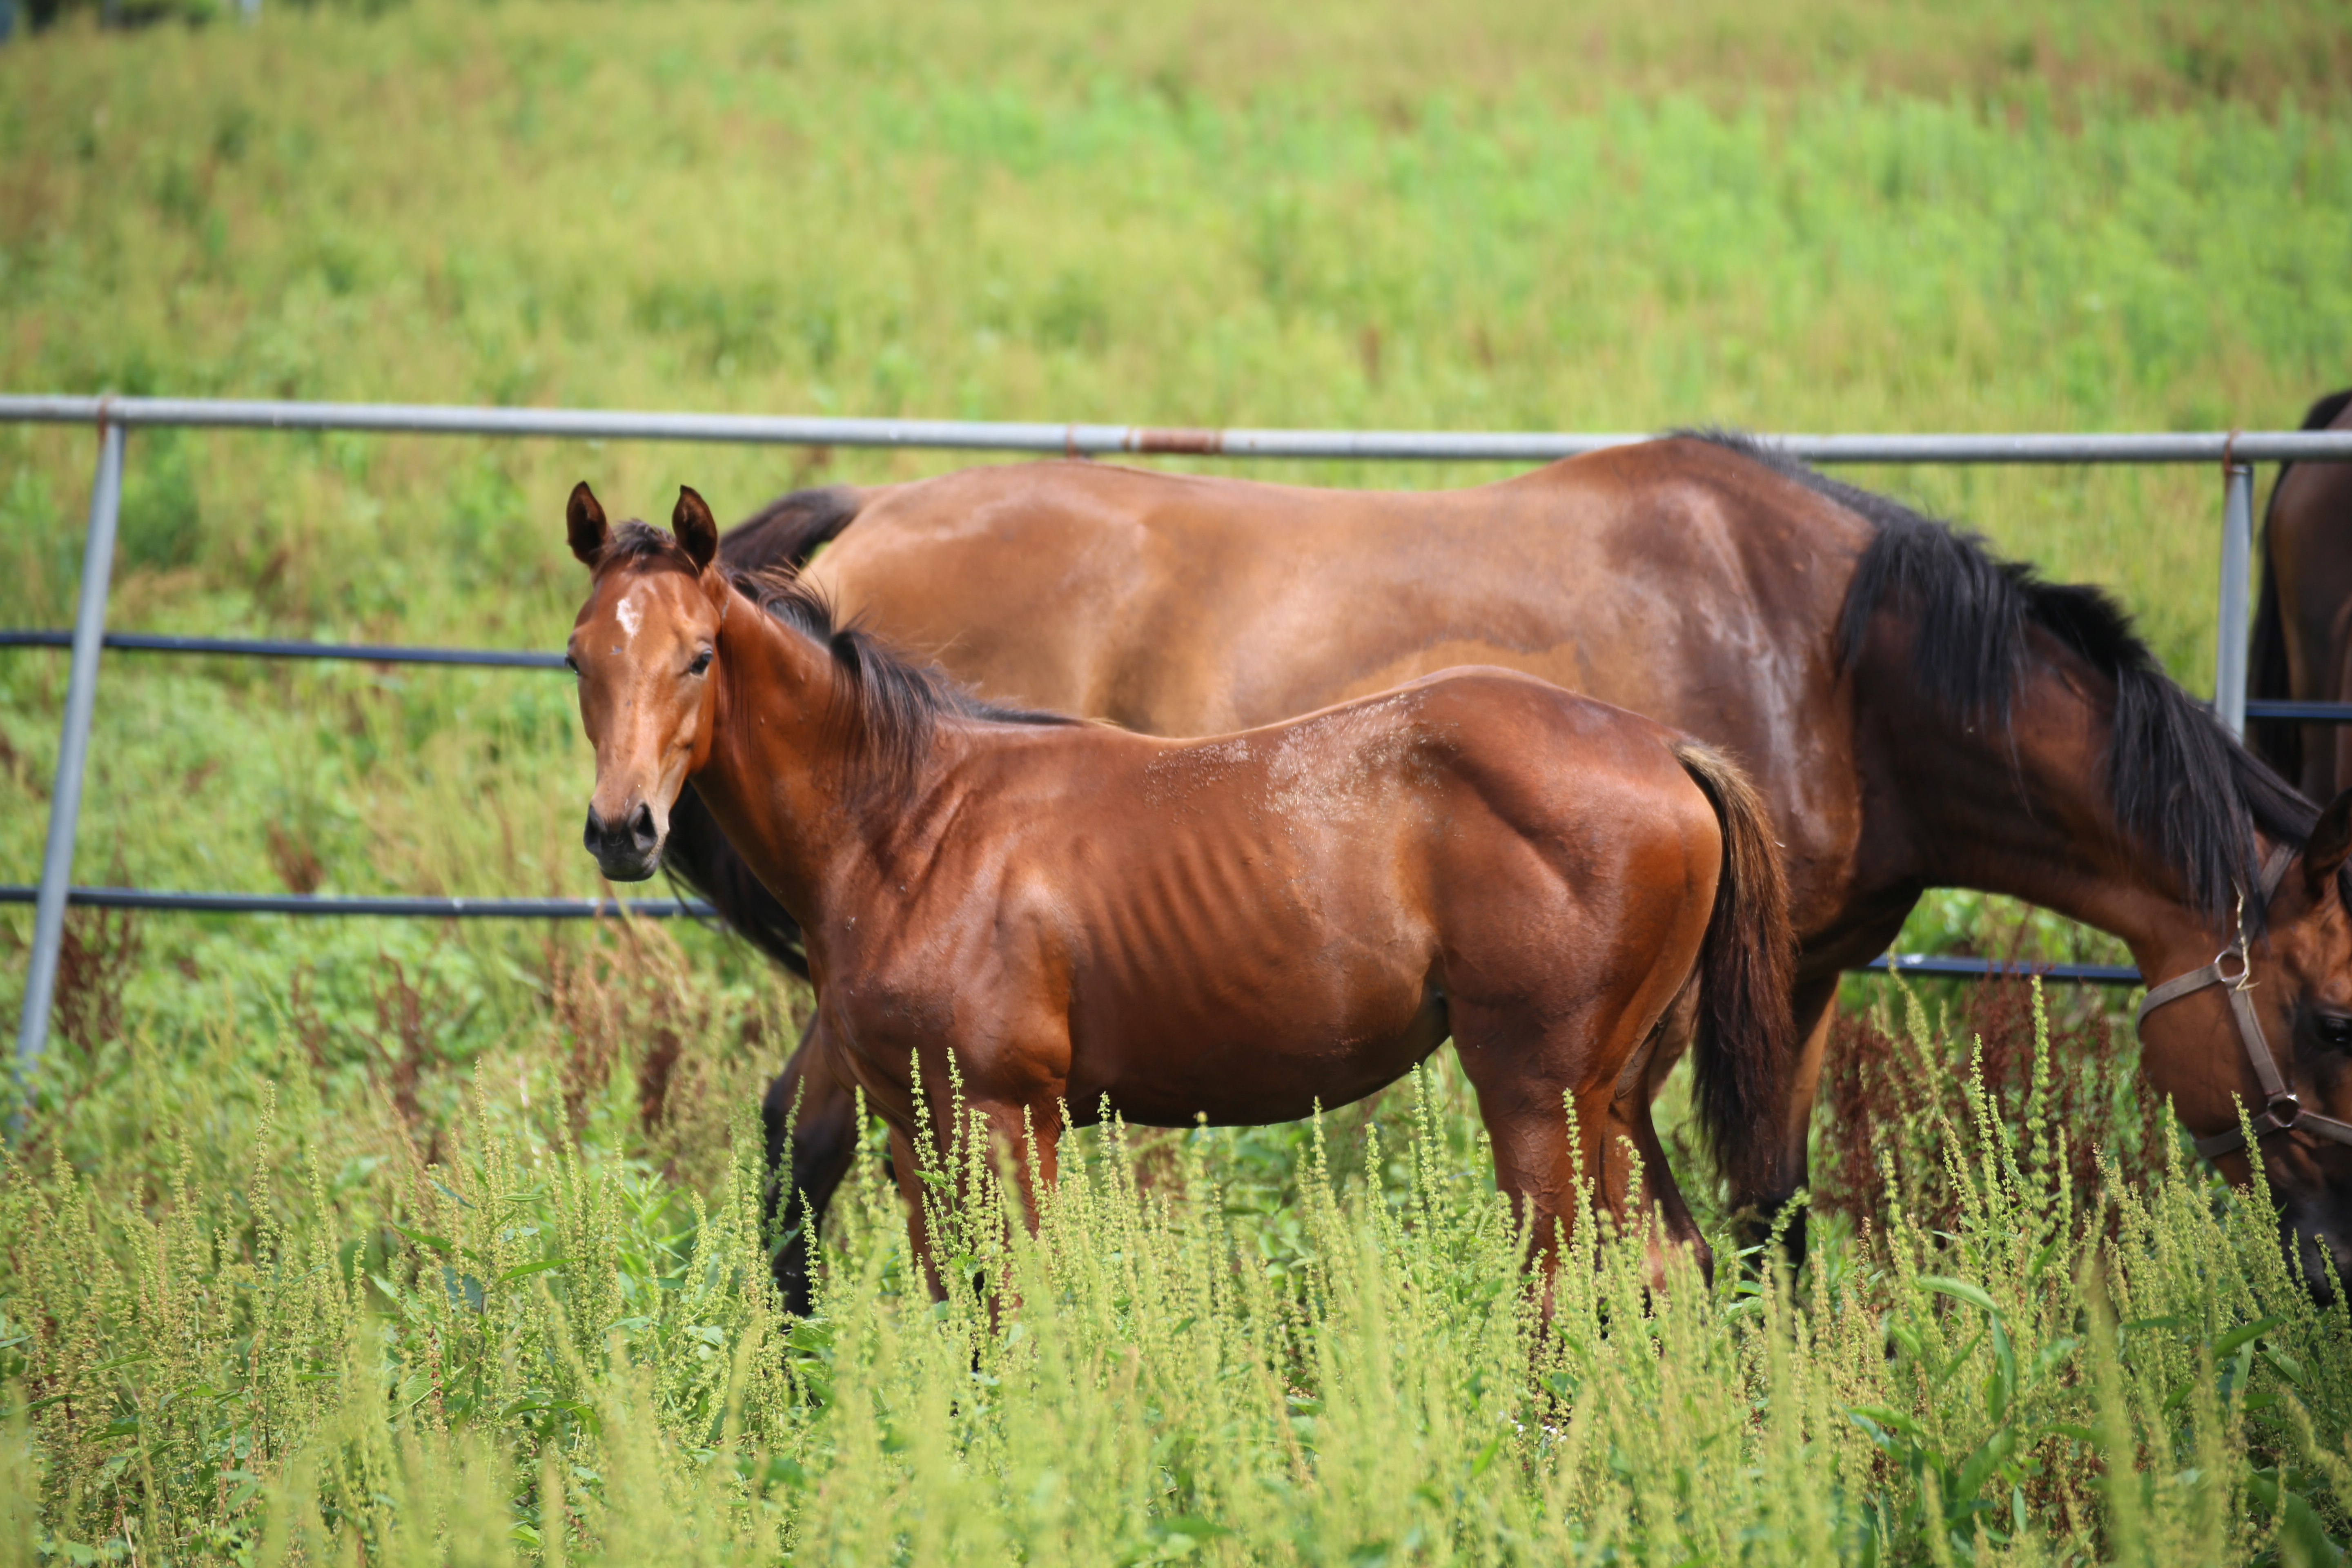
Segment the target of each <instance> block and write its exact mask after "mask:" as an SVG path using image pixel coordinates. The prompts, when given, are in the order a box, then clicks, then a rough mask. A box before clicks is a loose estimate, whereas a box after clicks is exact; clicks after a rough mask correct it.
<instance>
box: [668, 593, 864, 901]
mask: <svg viewBox="0 0 2352 1568" xmlns="http://www.w3.org/2000/svg"><path fill="white" fill-rule="evenodd" d="M729 595H730V598H729V601H728V606H727V615H726V617H725V618H724V619H723V620H722V621H721V622H720V623H719V637H718V654H719V658H718V660H717V671H718V674H719V689H718V690H717V692H716V693H715V694H714V698H713V702H712V710H711V713H710V725H711V738H710V748H709V755H708V757H707V758H706V760H705V761H704V763H703V764H702V766H701V768H700V769H698V771H697V772H696V773H694V774H693V775H692V777H693V783H694V787H695V790H696V792H697V793H698V794H699V795H701V796H702V799H703V802H704V804H705V805H708V806H709V808H710V813H711V816H713V817H714V818H715V819H716V820H717V822H718V823H719V828H720V830H721V831H722V832H724V833H725V834H726V836H727V837H728V839H729V841H730V843H732V844H733V845H734V847H736V849H737V850H738V851H739V852H740V854H741V855H742V857H743V859H744V861H745V863H746V864H748V865H749V866H750V867H751V870H752V872H753V874H755V875H756V876H757V877H758V878H759V879H760V880H761V882H762V883H764V884H765V885H766V886H767V888H768V889H769V891H771V892H772V893H773V894H775V896H776V898H777V900H778V901H779V902H781V903H782V905H783V906H784V908H785V910H787V911H789V912H790V913H791V914H792V916H793V918H794V919H795V920H797V921H800V922H801V923H802V925H803V926H804V927H809V928H812V929H814V927H815V926H816V925H817V924H818V923H819V922H821V921H823V920H824V916H825V896H824V895H825V892H826V890H827V889H829V888H831V887H834V886H836V885H837V884H838V883H839V881H840V878H839V877H838V876H837V875H836V872H837V869H838V867H839V865H840V863H841V862H842V861H843V860H844V859H845V858H852V857H855V856H856V854H857V853H859V850H860V847H861V846H862V844H863V843H864V841H865V840H866V831H865V829H866V823H865V816H866V795H868V794H869V793H870V792H869V791H867V790H866V789H863V788H861V787H860V785H861V779H860V776H859V775H860V769H859V765H858V764H859V753H858V750H857V747H856V742H855V737H854V735H853V734H852V732H851V728H850V726H849V725H847V724H845V723H843V722H840V721H839V720H838V718H837V715H838V714H840V713H841V712H843V711H845V710H853V709H854V706H855V694H854V693H850V692H846V691H844V690H843V689H842V687H843V685H844V684H845V680H846V679H847V678H846V677H845V676H844V674H843V673H842V671H841V669H840V668H839V666H838V665H836V664H835V661H834V658H833V655H832V653H831V652H830V651H829V650H828V649H826V648H824V647H820V646H819V645H818V644H817V643H815V642H814V641H813V640H812V639H811V638H809V637H804V636H803V635H801V634H800V633H798V632H796V631H794V630H793V629H792V628H791V627H789V626H785V625H783V624H782V622H781V621H779V620H778V619H777V618H776V617H775V616H772V615H770V614H768V613H767V612H766V611H765V610H763V609H761V607H760V606H759V605H756V604H754V603H753V602H752V601H751V599H750V598H749V597H747V596H746V595H743V594H742V593H740V591H738V590H735V589H733V588H730V590H729Z"/></svg>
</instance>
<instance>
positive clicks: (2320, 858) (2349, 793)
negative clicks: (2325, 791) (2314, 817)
mask: <svg viewBox="0 0 2352 1568" xmlns="http://www.w3.org/2000/svg"><path fill="white" fill-rule="evenodd" d="M2347 860H2352V789H2347V790H2346V791H2345V792H2344V793H2343V794H2341V795H2337V796H2336V798H2335V799H2334V800H2331V801H2329V802H2328V803H2327V809H2326V811H2323V812H2321V813H2320V814H2319V826H2316V827H2315V828H2313V829H2312V830H2311V837H2310V838H2309V839H2307V840H2306V841H2305V844H2304V847H2303V881H2304V886H2305V888H2306V889H2309V890H2310V893H2311V896H2312V897H2313V898H2314V899H2316V898H2318V897H2319V896H2320V895H2321V894H2322V893H2325V892H2326V890H2327V881H2328V879H2329V878H2331V877H2333V876H2335V875H2336V872H2338V871H2340V870H2342V869H2343V868H2344V862H2345V861H2347Z"/></svg>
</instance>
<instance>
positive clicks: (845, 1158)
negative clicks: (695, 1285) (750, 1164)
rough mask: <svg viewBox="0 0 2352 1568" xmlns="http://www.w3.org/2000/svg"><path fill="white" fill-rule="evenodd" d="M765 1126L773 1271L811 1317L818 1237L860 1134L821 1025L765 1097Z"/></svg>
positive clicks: (806, 1032) (788, 1301) (793, 1307)
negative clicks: (779, 1234) (787, 1225)
mask: <svg viewBox="0 0 2352 1568" xmlns="http://www.w3.org/2000/svg"><path fill="white" fill-rule="evenodd" d="M760 1121H761V1127H762V1129H763V1131H765V1132H766V1134H767V1155H768V1161H767V1171H768V1190H767V1192H766V1194H765V1197H766V1203H765V1205H764V1213H763V1215H762V1217H763V1218H764V1219H765V1221H766V1222H767V1234H768V1236H769V1237H770V1241H769V1245H770V1247H772V1249H773V1250H772V1251H771V1252H770V1254H769V1265H770V1267H771V1268H773V1269H774V1271H775V1276H776V1289H777V1290H778V1291H779V1292H781V1293H782V1296H783V1300H784V1310H786V1311H788V1312H793V1313H795V1314H798V1315H800V1316H803V1317H805V1316H806V1315H807V1314H808V1311H809V1308H810V1305H811V1300H810V1286H809V1279H810V1273H809V1268H810V1260H811V1259H812V1258H814V1256H815V1246H816V1237H817V1233H818V1231H819V1230H820V1229H821V1228H822V1227H823V1226H824V1212H825V1210H826V1208H827V1207H828V1206H830V1205H831V1204H832V1202H833V1194H834V1193H835V1191H836V1190H837V1189H838V1188H839V1187H840V1185H841V1179H842V1178H843V1177H844V1176H845V1175H847V1174H848V1173H849V1167H850V1165H851V1163H853V1162H854V1161H855V1160H856V1157H857V1132H858V1128H857V1100H856V1095H855V1094H854V1093H853V1092H852V1091H851V1089H850V1088H849V1086H848V1085H847V1084H845V1083H844V1082H843V1081H842V1079H841V1075H840V1074H839V1073H838V1072H835V1070H833V1068H832V1065H831V1063H830V1061H829V1060H828V1059H827V1055H826V1050H825V1047H824V1042H823V1040H822V1039H820V1037H819V1036H818V1030H817V1021H816V1019H815V1018H814V1017H812V1018H811V1019H810V1020H809V1023H808V1027H807V1028H805V1029H803V1031H802V1032H801V1043H800V1045H799V1047H797V1048H796V1049H794V1050H793V1055H792V1059H791V1060H790V1061H787V1062H786V1063H785V1064H784V1070H783V1071H782V1072H780V1073H778V1074H777V1075H776V1078H775V1081H774V1082H772V1083H771V1084H769V1085H768V1093H767V1097H766V1099H764V1100H761V1104H760ZM787 1149H789V1151H790V1153H791V1162H790V1170H789V1173H787V1170H786V1161H785V1154H786V1151H787ZM795 1200H797V1204H796V1205H795ZM795 1206H797V1209H798V1213H797V1214H796V1215H795V1214H793V1209H794V1208H795ZM787 1217H790V1218H792V1219H793V1221H794V1223H793V1226H792V1228H791V1229H790V1230H789V1231H788V1232H786V1233H785V1235H784V1237H783V1240H782V1244H781V1245H779V1244H778V1243H777V1242H776V1241H775V1240H774V1239H773V1238H774V1237H775V1235H776V1233H777V1231H778V1230H779V1229H781V1228H782V1223H783V1221H784V1220H785V1219H786V1218H787Z"/></svg>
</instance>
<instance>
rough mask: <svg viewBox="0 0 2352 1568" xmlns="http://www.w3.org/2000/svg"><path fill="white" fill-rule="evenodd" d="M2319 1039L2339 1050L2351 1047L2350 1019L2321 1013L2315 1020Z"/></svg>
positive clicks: (2351, 1023)
mask: <svg viewBox="0 0 2352 1568" xmlns="http://www.w3.org/2000/svg"><path fill="white" fill-rule="evenodd" d="M2316 1026H2317V1028H2318V1030H2319V1037H2320V1038H2321V1039H2322V1040H2324V1041H2326V1043H2327V1044H2329V1045H2331V1046H2335V1047H2337V1048H2339V1049H2341V1048H2343V1047H2347V1046H2352V1018H2347V1017H2344V1016H2340V1015H2337V1014H2334V1013H2322V1014H2321V1015H2320V1016H2319V1017H2318V1018H2317V1020H2316Z"/></svg>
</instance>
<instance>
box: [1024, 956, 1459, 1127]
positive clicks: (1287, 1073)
mask: <svg viewBox="0 0 2352 1568" xmlns="http://www.w3.org/2000/svg"><path fill="white" fill-rule="evenodd" d="M1445 1033H1446V1029H1445V1007H1444V999H1443V997H1442V996H1441V995H1440V994H1439V993H1438V992H1437V990H1436V988H1435V987H1434V985H1432V984H1407V983H1404V982H1403V981H1402V978H1401V977H1400V978H1399V979H1398V980H1395V981H1391V982H1386V983H1382V984H1377V985H1374V986H1370V987H1367V988H1365V989H1364V990H1362V991H1358V992H1353V993H1350V994H1348V995H1347V996H1345V997H1344V999H1342V1001H1341V1005H1339V1007H1336V1008H1329V1009H1326V1008H1320V1007H1310V1008H1302V1007H1301V1006H1299V1005H1298V1004H1297V999H1296V997H1295V996H1294V997H1292V998H1290V999H1288V1000H1283V999H1280V998H1276V997H1268V998H1266V999H1265V1005H1259V1006H1238V1007H1236V1006H1215V1007H1185V1008H1171V1009H1169V1010H1168V1013H1167V1014H1166V1016H1165V1017H1164V1019H1163V1020H1161V1021H1158V1022H1156V1023H1155V1024H1154V1025H1153V1026H1149V1027H1144V1026H1131V1027H1129V1028H1127V1029H1123V1030H1119V1031H1118V1032H1117V1033H1116V1034H1109V1033H1106V1034H1105V1035H1104V1036H1103V1037H1099V1038H1089V1037H1084V1036H1081V1037H1076V1038H1074V1039H1073V1042H1072V1044H1073V1047H1074V1048H1073V1051H1072V1063H1071V1078H1070V1091H1069V1097H1068V1098H1069V1101H1070V1107H1071V1110H1073V1111H1079V1110H1084V1111H1085V1112H1086V1113H1087V1114H1088V1115H1091V1114H1092V1113H1093V1111H1094V1110H1095V1109H1096V1107H1097V1105H1098V1103H1099V1102H1100V1100H1102V1098H1103V1097H1104V1096H1106V1095H1108V1097H1109V1100H1110V1104H1111V1107H1112V1109H1114V1110H1117V1111H1118V1114H1119V1115H1121V1116H1123V1117H1125V1118H1126V1119H1127V1120H1128V1121H1132V1122H1136V1123H1138V1124H1139V1125H1143V1126H1154V1127H1183V1126H1190V1125H1192V1123H1193V1122H1195V1121H1199V1120H1201V1119H1202V1118H1205V1119H1206V1120H1207V1121H1209V1123H1210V1124H1212V1125H1214V1126H1256V1125H1260V1124H1262V1123H1265V1122H1269V1121H1294V1120H1296V1119H1297V1118H1299V1117H1302V1116H1307V1115H1310V1114H1312V1113H1313V1112H1314V1110H1315V1109H1316V1107H1317V1106H1318V1105H1320V1106H1322V1107H1323V1108H1324V1109H1326V1110H1329V1109H1333V1108H1336V1107H1338V1106H1341V1105H1346V1104H1349V1103H1350V1102H1352V1101H1355V1100H1361V1099H1363V1098H1364V1097H1365V1096H1366V1095H1369V1094H1371V1093H1374V1092H1376V1091H1377V1090H1379V1089H1382V1088H1385V1087H1386V1086H1387V1085H1389V1084H1391V1083H1393V1082H1394V1081H1396V1079H1399V1078H1401V1077H1402V1076H1403V1075H1404V1074H1405V1073H1406V1072H1407V1071H1409V1070H1410V1069H1411V1068H1412V1066H1413V1064H1414V1063H1416V1062H1419V1061H1421V1060H1422V1059H1423V1058H1426V1057H1427V1056H1428V1055H1429V1054H1430V1053H1431V1052H1432V1051H1433V1050H1435V1049H1436V1048H1437V1047H1438V1046H1439V1045H1441V1044H1443V1043H1444V1038H1445Z"/></svg>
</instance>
